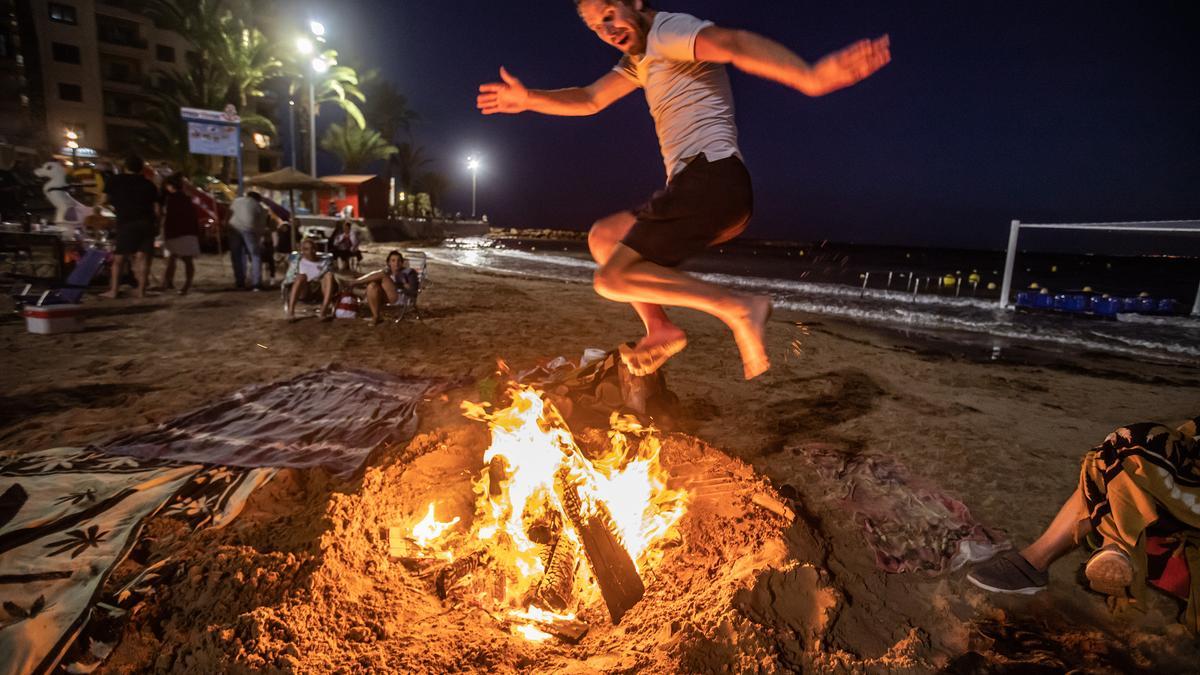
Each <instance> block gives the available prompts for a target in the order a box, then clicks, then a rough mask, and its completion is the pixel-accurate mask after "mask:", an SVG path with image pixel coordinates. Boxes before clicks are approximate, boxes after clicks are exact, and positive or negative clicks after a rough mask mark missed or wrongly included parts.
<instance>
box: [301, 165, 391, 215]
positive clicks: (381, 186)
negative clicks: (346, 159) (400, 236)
mask: <svg viewBox="0 0 1200 675" xmlns="http://www.w3.org/2000/svg"><path fill="white" fill-rule="evenodd" d="M321 180H322V181H323V182H325V183H329V184H330V185H331V186H332V187H330V188H326V189H323V190H319V191H318V192H317V209H318V210H317V213H321V214H327V213H329V212H330V208H329V207H330V205H331V204H332V205H333V207H334V209H336V210H337V212H338V213H342V212H343V210H344V209H345V208H346V207H347V206H350V207H352V209H353V212H352V214H351V215H352V216H353V217H354V218H362V219H376V218H380V219H383V218H387V217H388V185H387V181H385V180H384V179H383V178H381V177H379V176H370V175H343V176H322V177H321Z"/></svg>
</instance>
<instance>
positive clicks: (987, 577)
mask: <svg viewBox="0 0 1200 675" xmlns="http://www.w3.org/2000/svg"><path fill="white" fill-rule="evenodd" d="M967 581H969V582H971V583H973V584H975V585H976V586H978V587H980V588H982V589H983V590H985V591H992V592H993V593H1015V594H1018V595H1033V594H1034V593H1037V592H1038V591H1040V590H1042V589H1044V588H1045V587H1046V585H1047V584H1049V583H1050V575H1049V574H1048V573H1046V572H1039V571H1038V570H1037V568H1035V567H1034V566H1033V565H1031V564H1029V561H1028V560H1026V559H1024V558H1022V557H1021V554H1020V553H1017V552H1016V551H1005V552H1004V553H1001V554H1000V555H998V556H996V557H994V558H992V559H991V560H988V561H986V562H982V563H980V564H978V565H976V566H975V567H974V568H972V569H971V571H970V572H968V573H967Z"/></svg>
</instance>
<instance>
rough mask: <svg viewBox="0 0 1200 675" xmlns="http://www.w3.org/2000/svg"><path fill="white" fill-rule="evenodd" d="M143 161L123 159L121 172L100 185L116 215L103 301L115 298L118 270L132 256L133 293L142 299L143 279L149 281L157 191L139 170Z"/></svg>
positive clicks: (143, 294) (144, 285)
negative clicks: (111, 255) (115, 238)
mask: <svg viewBox="0 0 1200 675" xmlns="http://www.w3.org/2000/svg"><path fill="white" fill-rule="evenodd" d="M145 166H146V165H145V162H143V161H142V158H141V157H138V156H137V155H130V156H129V157H128V158H127V159H126V160H125V172H124V173H121V174H117V175H116V176H113V177H112V178H110V179H108V181H107V182H106V183H105V185H104V195H105V198H106V199H107V200H108V203H109V204H110V205H111V206H112V208H113V211H115V212H116V214H117V245H116V248H115V249H114V250H113V262H112V274H111V276H112V280H111V281H110V282H109V289H108V292H106V293H101V294H100V296H101V297H104V298H116V297H117V294H118V291H119V289H120V286H121V270H122V268H123V267H124V264H125V259H126V258H127V257H129V256H131V255H132V256H133V276H134V278H135V279H137V286H136V287H135V288H134V290H133V292H134V295H136V296H137V297H139V298H144V297H146V280H147V279H149V278H150V257H151V256H152V255H154V238H155V237H156V236H158V188H156V187H154V183H151V182H150V181H149V180H148V179H147V178H146V177H145V176H143V175H142V169H143V168H145Z"/></svg>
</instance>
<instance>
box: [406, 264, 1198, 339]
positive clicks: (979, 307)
mask: <svg viewBox="0 0 1200 675" xmlns="http://www.w3.org/2000/svg"><path fill="white" fill-rule="evenodd" d="M425 251H426V253H427V254H428V255H429V257H430V258H432V259H434V260H437V261H439V262H443V263H448V264H452V265H458V266H464V267H472V268H476V269H486V270H489V271H491V272H497V273H503V274H510V275H514V276H521V277H528V278H538V279H549V280H554V281H564V282H573V283H590V281H591V278H592V273H593V272H594V271H595V269H596V265H595V263H594V262H592V261H591V260H586V259H583V258H578V257H571V256H566V255H561V254H559V253H557V252H529V251H520V250H512V249H496V248H482V249H481V248H478V247H464V248H458V249H455V248H434V249H425ZM696 276H698V277H699V278H701V279H703V280H705V281H708V282H711V283H714V284H718V285H721V286H724V287H727V288H737V289H740V290H743V291H748V292H756V293H765V294H770V295H771V296H772V297H773V298H774V299H775V303H776V307H778V308H780V309H787V310H792V311H797V312H806V313H810V314H818V315H825V316H835V317H839V318H845V319H851V320H854V321H861V322H866V323H875V324H883V325H887V326H893V327H904V328H911V329H925V330H937V331H947V330H950V331H965V332H969V333H974V334H982V335H988V336H991V337H994V338H998V339H1003V340H1010V341H1015V342H1031V343H1035V344H1038V343H1040V344H1047V343H1050V344H1055V345H1059V346H1062V347H1066V348H1070V349H1074V350H1080V351H1087V350H1092V351H1099V352H1105V353H1109V354H1116V355H1121V356H1133V357H1137V356H1151V357H1156V358H1159V359H1165V360H1169V361H1176V362H1185V363H1194V362H1196V361H1197V360H1200V344H1198V343H1197V341H1196V340H1194V339H1189V334H1194V330H1195V328H1196V326H1200V322H1198V321H1196V320H1195V319H1189V318H1186V317H1139V318H1136V319H1133V318H1127V317H1125V316H1122V317H1121V318H1122V320H1121V321H1116V322H1097V321H1092V320H1088V319H1078V318H1076V317H1059V316H1052V315H1046V316H1037V317H1033V316H1029V317H1026V319H1025V320H1022V321H1015V315H1014V313H1013V311H1012V310H1007V309H1001V308H1000V307H999V306H998V305H997V304H996V302H995V301H988V300H982V299H978V298H964V297H957V298H956V297H947V296H939V295H934V294H919V293H918V294H913V293H909V292H903V291H886V290H881V289H870V288H868V289H861V288H855V287H851V286H844V285H839V284H830V283H820V282H811V281H796V280H790V279H771V278H761V277H751V276H735V275H730V274H722V273H700V274H697V275H696ZM1151 332H1153V333H1155V334H1154V335H1150V333H1151Z"/></svg>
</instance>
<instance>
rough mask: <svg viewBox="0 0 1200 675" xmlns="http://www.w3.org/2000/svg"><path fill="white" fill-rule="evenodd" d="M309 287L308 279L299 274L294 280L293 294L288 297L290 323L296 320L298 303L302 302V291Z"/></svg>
mask: <svg viewBox="0 0 1200 675" xmlns="http://www.w3.org/2000/svg"><path fill="white" fill-rule="evenodd" d="M306 286H308V277H306V276H304V275H303V274H297V275H296V278H295V279H293V280H292V294H291V296H290V297H288V321H295V320H296V303H297V302H299V301H300V289H302V288H305V287H306Z"/></svg>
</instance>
